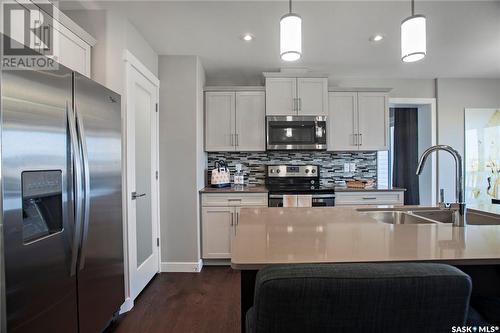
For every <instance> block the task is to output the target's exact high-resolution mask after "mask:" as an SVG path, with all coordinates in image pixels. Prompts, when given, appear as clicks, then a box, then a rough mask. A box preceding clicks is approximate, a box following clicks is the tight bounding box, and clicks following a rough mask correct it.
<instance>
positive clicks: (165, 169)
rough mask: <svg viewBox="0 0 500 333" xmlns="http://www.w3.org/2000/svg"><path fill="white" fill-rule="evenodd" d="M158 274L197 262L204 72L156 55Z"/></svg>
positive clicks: (192, 59)
mask: <svg viewBox="0 0 500 333" xmlns="http://www.w3.org/2000/svg"><path fill="white" fill-rule="evenodd" d="M158 69H159V78H160V80H161V86H160V174H161V177H160V178H161V182H160V191H161V193H160V196H161V202H160V207H161V212H160V214H161V237H162V253H161V259H162V270H165V271H169V270H175V269H178V268H179V267H184V269H183V270H186V271H193V270H195V269H196V268H197V264H198V262H199V261H200V226H199V209H200V204H199V193H198V191H199V190H200V189H201V188H202V187H203V186H204V177H203V172H204V169H205V158H204V154H205V153H204V152H203V145H202V142H203V90H202V87H203V85H204V71H203V68H202V66H201V64H200V60H199V59H198V57H196V56H160V58H159V66H158Z"/></svg>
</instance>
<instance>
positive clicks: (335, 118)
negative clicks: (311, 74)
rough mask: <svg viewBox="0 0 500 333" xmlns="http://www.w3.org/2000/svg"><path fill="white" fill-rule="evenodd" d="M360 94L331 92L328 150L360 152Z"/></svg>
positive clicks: (328, 119)
mask: <svg viewBox="0 0 500 333" xmlns="http://www.w3.org/2000/svg"><path fill="white" fill-rule="evenodd" d="M357 95H358V94H357V93H355V92H331V93H329V102H328V108H329V112H328V118H327V121H328V129H327V132H326V135H327V140H328V147H327V149H328V150H337V151H351V150H358V145H357V143H356V134H357V131H358V128H357V124H358V112H357V108H358V106H357V104H358V96H357Z"/></svg>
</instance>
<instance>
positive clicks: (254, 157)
mask: <svg viewBox="0 0 500 333" xmlns="http://www.w3.org/2000/svg"><path fill="white" fill-rule="evenodd" d="M218 160H224V161H225V162H226V164H227V165H228V166H229V169H230V170H231V175H232V174H234V171H235V164H238V163H241V164H242V165H243V170H244V171H245V180H246V182H247V183H248V184H259V185H262V184H264V183H265V176H266V171H265V166H266V165H268V164H298V165H301V164H302V165H304V164H315V165H320V167H321V173H320V177H321V184H322V185H329V184H335V183H341V182H342V181H344V180H349V179H353V178H363V179H373V180H375V181H376V180H377V152H217V153H213V152H212V153H208V154H207V167H208V170H209V172H208V181H209V182H210V170H211V169H213V168H214V163H215V161H218ZM350 162H354V163H356V171H355V172H344V163H350Z"/></svg>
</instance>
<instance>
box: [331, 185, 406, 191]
mask: <svg viewBox="0 0 500 333" xmlns="http://www.w3.org/2000/svg"><path fill="white" fill-rule="evenodd" d="M365 191H374V192H394V191H398V192H399V191H406V189H405V188H402V187H387V186H380V187H379V186H375V187H372V188H352V187H346V186H335V192H365Z"/></svg>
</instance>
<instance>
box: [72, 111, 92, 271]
mask: <svg viewBox="0 0 500 333" xmlns="http://www.w3.org/2000/svg"><path fill="white" fill-rule="evenodd" d="M75 118H76V126H77V129H78V134H79V139H80V145H81V150H82V161H83V195H84V205H83V235H82V245H81V247H80V270H82V269H83V268H84V267H85V255H86V252H87V238H88V234H89V212H90V171H89V159H88V152H87V142H86V141H85V130H84V128H83V124H82V121H81V119H80V117H79V116H78V109H77V108H76V107H75Z"/></svg>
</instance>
